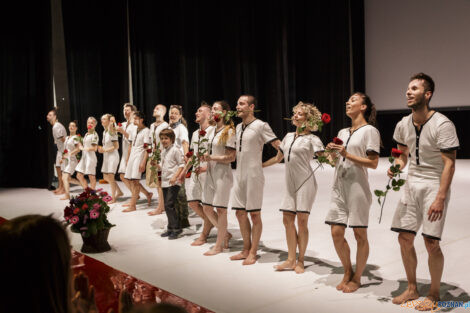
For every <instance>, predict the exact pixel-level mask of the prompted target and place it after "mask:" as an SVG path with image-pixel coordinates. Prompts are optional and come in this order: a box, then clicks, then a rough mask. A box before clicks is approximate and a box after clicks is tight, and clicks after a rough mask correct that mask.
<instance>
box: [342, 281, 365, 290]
mask: <svg viewBox="0 0 470 313" xmlns="http://www.w3.org/2000/svg"><path fill="white" fill-rule="evenodd" d="M359 287H361V283H359V282H357V281H354V280H350V281H349V282H348V283H347V284H346V285H345V286H344V288H343V292H344V293H351V292H354V291H356V290H358V289H359Z"/></svg>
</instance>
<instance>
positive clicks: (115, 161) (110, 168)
mask: <svg viewBox="0 0 470 313" xmlns="http://www.w3.org/2000/svg"><path fill="white" fill-rule="evenodd" d="M117 141H119V138H118V134H117V133H115V134H113V135H112V134H111V133H110V132H109V131H107V130H105V131H103V149H110V148H113V147H114V142H117ZM118 165H119V152H118V150H116V149H114V150H113V151H111V152H104V153H103V165H102V166H101V173H103V174H116V170H117V168H118Z"/></svg>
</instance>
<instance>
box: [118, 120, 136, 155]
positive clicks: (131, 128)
mask: <svg viewBox="0 0 470 313" xmlns="http://www.w3.org/2000/svg"><path fill="white" fill-rule="evenodd" d="M121 126H122V128H124V130H125V131H126V133H128V134H129V138H126V136H124V135H122V143H121V146H122V153H123V155H127V151H129V145H130V143H131V142H132V138H134V137H135V132H136V131H137V126H135V125H134V124H133V123H129V122H123V123H121Z"/></svg>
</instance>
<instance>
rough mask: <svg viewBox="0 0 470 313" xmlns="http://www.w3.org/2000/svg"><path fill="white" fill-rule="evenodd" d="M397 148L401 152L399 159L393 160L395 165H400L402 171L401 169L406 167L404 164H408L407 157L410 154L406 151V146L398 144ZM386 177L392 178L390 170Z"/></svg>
mask: <svg viewBox="0 0 470 313" xmlns="http://www.w3.org/2000/svg"><path fill="white" fill-rule="evenodd" d="M397 148H398V149H400V150H401V151H402V154H401V155H400V157H399V158H395V165H400V171H403V169H404V168H405V167H406V164H408V155H409V154H410V151H409V150H408V147H407V146H403V145H400V144H398V145H397ZM387 175H388V177H390V178H392V177H393V173H392V172H391V171H390V169H388V171H387Z"/></svg>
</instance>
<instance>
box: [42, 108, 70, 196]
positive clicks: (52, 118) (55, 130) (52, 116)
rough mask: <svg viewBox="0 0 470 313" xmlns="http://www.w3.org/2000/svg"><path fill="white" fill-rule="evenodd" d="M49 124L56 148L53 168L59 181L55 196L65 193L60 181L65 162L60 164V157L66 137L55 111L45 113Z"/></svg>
mask: <svg viewBox="0 0 470 313" xmlns="http://www.w3.org/2000/svg"><path fill="white" fill-rule="evenodd" d="M46 119H47V121H48V122H49V124H51V125H52V136H53V137H54V143H55V145H56V147H57V154H56V158H55V168H56V171H57V178H58V180H59V185H58V186H57V189H56V190H54V193H55V194H56V195H60V194H63V193H64V192H65V189H64V183H63V180H62V170H63V169H65V162H62V163H61V162H60V160H62V155H63V153H64V142H65V136H67V131H66V130H65V127H64V125H62V124H61V123H59V121H58V120H57V111H56V110H55V109H52V110H50V111H49V113H47V117H46Z"/></svg>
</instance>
